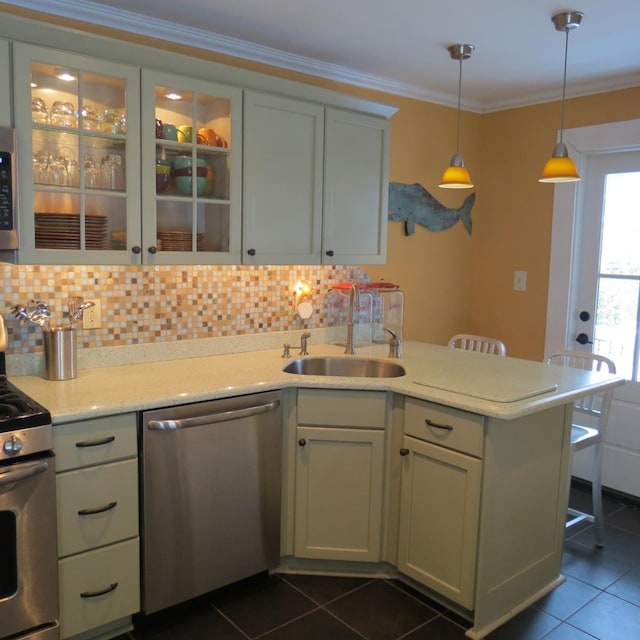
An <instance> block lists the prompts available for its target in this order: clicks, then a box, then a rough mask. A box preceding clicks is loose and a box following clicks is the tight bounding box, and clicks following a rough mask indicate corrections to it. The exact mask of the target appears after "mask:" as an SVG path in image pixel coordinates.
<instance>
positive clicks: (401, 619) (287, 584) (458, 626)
mask: <svg viewBox="0 0 640 640" xmlns="http://www.w3.org/2000/svg"><path fill="white" fill-rule="evenodd" d="M588 497H589V496H588V494H587V493H586V492H585V491H584V490H583V489H581V488H579V487H578V488H575V487H574V488H573V489H572V494H571V501H572V504H573V505H574V506H577V507H578V508H580V507H579V505H580V504H588ZM605 515H606V546H605V548H604V549H603V550H596V549H595V548H594V546H593V535H592V531H591V526H589V525H586V526H585V525H584V524H583V525H579V526H581V527H582V528H581V529H578V528H576V527H574V528H573V529H572V530H570V531H569V532H568V534H567V539H566V543H565V552H564V560H563V573H564V575H565V576H566V578H567V580H566V582H565V583H564V584H562V585H561V586H560V587H558V588H557V589H556V590H554V591H553V592H552V593H551V594H549V595H548V596H546V597H545V598H543V599H542V600H540V601H538V602H537V603H536V604H535V605H534V606H531V607H529V608H528V609H526V610H525V611H523V612H522V613H521V614H520V615H518V616H517V617H515V618H513V619H512V620H510V621H509V622H508V623H506V624H505V625H503V626H502V627H500V628H499V629H497V630H496V631H494V632H493V633H491V634H490V635H489V636H488V638H489V639H490V640H542V639H543V638H544V639H545V640H590V639H591V640H593V638H597V639H599V640H627V639H629V640H632V639H637V638H640V509H639V508H638V507H637V506H633V505H630V504H625V503H624V502H621V501H619V500H617V499H614V498H610V497H607V498H605ZM467 626H468V625H467ZM464 632H465V621H464V620H462V619H461V618H459V617H458V616H456V615H455V614H454V613H452V612H450V611H448V610H447V609H445V608H443V607H442V606H441V605H439V604H437V603H435V602H433V601H432V600H430V599H428V598H426V597H424V596H422V595H420V594H418V593H416V592H413V591H412V590H411V589H410V588H408V587H406V586H404V585H403V584H402V583H401V582H399V581H396V580H384V579H373V580H370V579H363V578H333V577H321V576H298V575H282V574H280V575H273V576H269V577H263V578H262V579H260V580H254V581H251V582H248V583H246V584H243V585H239V586H235V587H233V588H228V589H226V590H223V591H221V592H216V593H215V594H213V595H209V596H208V597H205V598H203V599H202V600H199V601H197V602H193V603H189V606H181V607H178V608H175V609H174V610H172V611H170V612H167V613H166V614H164V615H161V616H159V617H156V618H152V619H150V620H148V621H146V623H145V624H144V625H140V628H136V629H135V630H134V631H131V632H130V633H128V634H124V635H123V636H121V637H120V638H118V640H247V639H251V640H253V639H256V638H260V639H261V640H292V639H295V640H357V639H362V638H365V639H366V640H398V639H400V638H402V639H403V640H463V638H464V637H465V635H464Z"/></svg>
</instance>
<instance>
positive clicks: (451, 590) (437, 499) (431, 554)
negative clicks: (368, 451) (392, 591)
mask: <svg viewBox="0 0 640 640" xmlns="http://www.w3.org/2000/svg"><path fill="white" fill-rule="evenodd" d="M400 455H402V456H403V463H402V489H401V507H400V534H399V553H398V569H399V570H400V571H401V572H402V573H404V574H406V575H407V576H409V577H411V578H413V579H414V580H417V581H418V582H420V583H421V584H424V585H425V586H427V587H429V588H430V589H433V590H434V591H436V592H438V593H439V594H441V595H443V596H445V597H446V598H449V599H450V600H452V601H453V602H456V603H458V604H460V605H462V606H463V607H465V608H467V609H472V608H473V597H474V582H475V566H476V544H477V530H478V514H479V504H480V480H481V477H480V476H481V465H482V462H481V460H478V459H476V458H472V457H470V456H467V455H464V454H461V453H458V452H456V451H452V450H450V449H446V448H444V447H440V446H436V445H433V444H430V443H428V442H423V441H421V440H417V439H415V438H412V437H410V436H405V437H404V448H403V449H401V450H400Z"/></svg>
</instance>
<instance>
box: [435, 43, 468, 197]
mask: <svg viewBox="0 0 640 640" xmlns="http://www.w3.org/2000/svg"><path fill="white" fill-rule="evenodd" d="M474 49H475V47H474V46H473V45H472V44H452V45H451V46H450V47H447V51H449V55H450V56H451V58H452V59H453V60H457V61H458V62H459V63H460V73H459V75H458V120H457V125H456V152H455V154H454V156H453V158H451V164H450V165H449V166H448V167H447V168H446V169H445V172H444V173H443V174H442V179H441V180H440V184H439V185H438V186H439V187H442V188H443V189H471V188H472V187H473V183H472V182H471V177H470V176H469V172H468V171H467V168H466V167H465V166H464V160H463V159H462V156H461V155H460V98H461V96H462V61H463V60H467V58H470V57H471V53H472V52H473V50H474Z"/></svg>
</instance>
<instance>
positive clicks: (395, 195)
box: [389, 182, 476, 236]
mask: <svg viewBox="0 0 640 640" xmlns="http://www.w3.org/2000/svg"><path fill="white" fill-rule="evenodd" d="M475 200H476V194H475V193H472V194H471V195H470V196H468V197H467V198H466V199H465V201H464V202H463V203H462V206H461V207H460V208H459V209H449V208H448V207H445V206H444V205H442V204H440V202H438V200H436V199H435V198H434V197H433V196H432V195H431V194H430V193H429V192H428V191H427V190H426V189H425V188H424V187H423V186H422V185H421V184H402V183H400V182H390V183H389V220H393V221H396V222H402V221H404V232H405V234H406V235H408V236H412V235H413V234H414V233H415V230H416V229H415V224H416V222H417V223H418V224H421V225H422V226H423V227H426V228H427V229H429V230H430V231H444V230H445V229H449V228H450V227H452V226H453V225H454V224H456V222H458V220H462V224H463V225H464V228H465V229H466V230H467V233H468V234H469V235H471V209H472V208H473V203H474V202H475Z"/></svg>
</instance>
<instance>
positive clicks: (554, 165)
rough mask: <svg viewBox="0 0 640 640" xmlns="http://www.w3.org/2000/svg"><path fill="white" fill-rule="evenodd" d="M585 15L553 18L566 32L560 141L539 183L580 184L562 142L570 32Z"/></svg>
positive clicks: (564, 13) (563, 13)
mask: <svg viewBox="0 0 640 640" xmlns="http://www.w3.org/2000/svg"><path fill="white" fill-rule="evenodd" d="M583 16H584V14H582V13H580V11H561V12H559V13H556V14H554V15H553V16H552V17H551V21H552V22H553V24H554V26H555V28H556V30H557V31H564V32H565V45H564V74H563V78H562V107H561V111H560V141H559V142H558V144H556V146H555V148H554V150H553V154H552V155H551V158H549V160H547V163H546V164H545V165H544V169H543V170H542V176H541V177H540V178H539V179H538V182H551V183H556V182H578V180H580V176H579V175H578V170H577V169H576V165H575V163H574V162H573V160H572V159H571V158H570V157H569V153H568V151H567V145H566V144H565V143H564V142H563V141H562V136H563V134H564V107H565V95H566V89H567V54H568V52H569V31H571V30H572V29H577V28H578V27H579V26H580V22H581V21H582V18H583Z"/></svg>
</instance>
